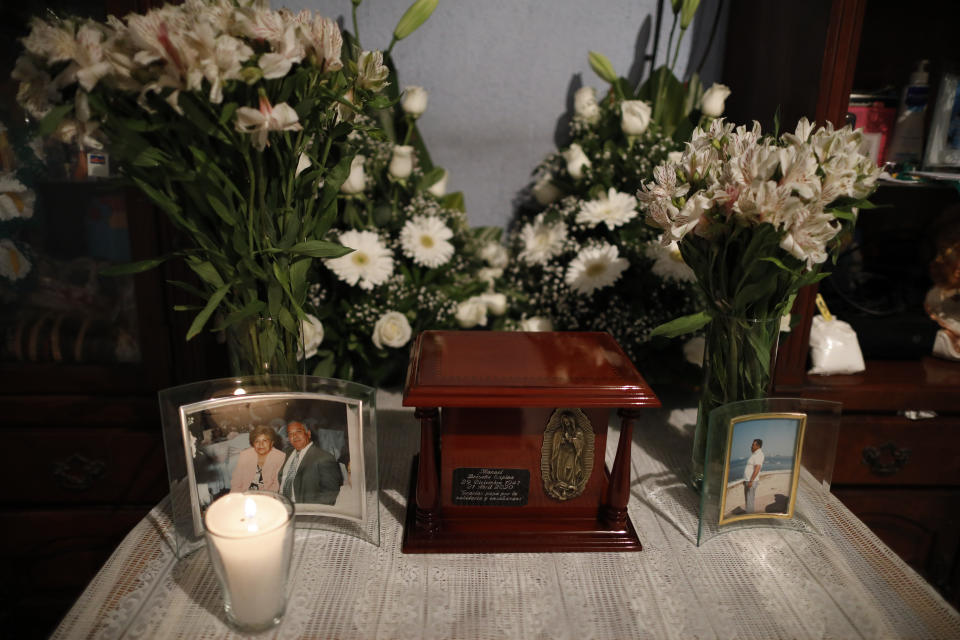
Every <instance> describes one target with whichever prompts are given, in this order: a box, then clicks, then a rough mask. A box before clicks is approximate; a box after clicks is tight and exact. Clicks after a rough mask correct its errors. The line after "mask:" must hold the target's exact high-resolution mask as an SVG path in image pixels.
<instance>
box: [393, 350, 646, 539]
mask: <svg viewBox="0 0 960 640" xmlns="http://www.w3.org/2000/svg"><path fill="white" fill-rule="evenodd" d="M403 405H404V406H408V407H416V414H415V415H416V416H417V418H419V420H420V453H419V455H418V456H417V457H416V458H415V459H414V468H413V472H412V474H411V486H410V495H409V499H408V507H407V520H406V526H405V529H404V536H403V547H402V549H403V552H404V553H479V552H542V551H639V550H640V549H641V548H642V547H641V544H640V540H639V539H638V537H637V534H636V531H635V530H634V527H633V524H632V523H631V522H630V518H629V517H628V516H627V500H628V499H629V497H630V448H631V440H632V432H633V423H634V421H635V419H636V418H637V417H638V416H639V410H640V409H641V408H643V407H658V406H660V401H659V400H658V399H657V397H656V396H655V395H654V393H653V390H652V389H651V388H650V387H649V385H647V383H646V382H645V381H644V380H643V378H642V377H641V376H640V374H639V373H638V372H637V370H636V368H635V367H634V366H633V364H632V363H631V362H630V359H629V358H628V357H627V356H626V354H625V353H624V352H623V350H622V349H621V348H620V346H619V345H618V344H617V343H616V341H615V340H614V339H613V338H612V337H611V336H610V335H609V334H606V333H594V332H590V333H586V332H538V333H523V332H468V331H425V332H423V333H421V334H420V335H419V336H418V337H417V340H416V342H415V343H414V345H413V349H412V357H411V361H410V367H409V369H408V371H407V380H406V384H405V386H404V392H403ZM611 409H617V412H618V415H619V416H620V438H619V441H618V443H617V453H616V457H615V459H614V462H613V467H612V469H611V470H610V471H609V472H608V471H607V469H606V465H605V462H604V454H605V452H606V447H607V427H608V424H609V421H610V410H611Z"/></svg>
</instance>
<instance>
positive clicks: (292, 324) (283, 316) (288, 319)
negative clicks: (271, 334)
mask: <svg viewBox="0 0 960 640" xmlns="http://www.w3.org/2000/svg"><path fill="white" fill-rule="evenodd" d="M279 318H280V324H281V326H283V328H284V329H286V330H287V331H289V332H290V333H294V334H298V333H299V332H300V328H299V327H298V326H297V321H296V320H294V319H293V315H292V314H291V313H290V310H289V309H287V308H286V307H283V308H282V309H280V316H279Z"/></svg>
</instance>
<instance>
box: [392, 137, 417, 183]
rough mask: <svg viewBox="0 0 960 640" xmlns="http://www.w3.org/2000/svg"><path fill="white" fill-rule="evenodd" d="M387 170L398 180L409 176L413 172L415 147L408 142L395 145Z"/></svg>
mask: <svg viewBox="0 0 960 640" xmlns="http://www.w3.org/2000/svg"><path fill="white" fill-rule="evenodd" d="M387 171H389V172H390V175H391V176H393V177H394V178H396V179H398V180H403V179H404V178H407V177H409V176H410V174H411V173H413V147H411V146H410V145H406V144H397V145H394V146H393V156H392V157H391V158H390V166H389V167H388V169H387Z"/></svg>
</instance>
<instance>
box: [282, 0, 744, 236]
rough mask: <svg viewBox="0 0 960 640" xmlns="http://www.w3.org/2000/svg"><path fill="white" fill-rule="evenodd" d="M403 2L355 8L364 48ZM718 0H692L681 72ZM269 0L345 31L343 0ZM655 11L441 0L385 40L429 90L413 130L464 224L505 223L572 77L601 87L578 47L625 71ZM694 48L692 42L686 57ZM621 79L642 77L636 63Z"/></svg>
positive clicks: (584, 2) (612, 5) (649, 44)
mask: <svg viewBox="0 0 960 640" xmlns="http://www.w3.org/2000/svg"><path fill="white" fill-rule="evenodd" d="M411 2H412V0H389V1H388V0H364V1H363V3H362V4H361V5H360V8H359V9H358V12H357V21H358V24H359V31H360V41H361V44H362V46H363V48H365V49H385V48H386V47H387V46H388V45H389V43H390V37H391V34H392V32H393V28H394V26H395V25H396V23H397V21H398V20H399V19H400V16H401V15H403V12H404V11H405V10H406V9H407V7H408V6H409V4H410V3H411ZM717 3H718V0H704V1H703V2H702V4H701V8H700V11H699V13H698V15H697V19H696V20H695V22H694V24H693V25H692V26H691V28H690V29H689V30H688V32H687V35H686V36H685V38H684V41H683V44H682V47H681V53H680V58H679V60H680V62H679V63H678V65H677V69H678V72H679V73H685V70H686V68H687V62H688V60H689V58H690V57H691V56H690V45H691V43H692V42H693V41H694V40H696V41H697V45H698V48H699V49H701V50H702V48H703V47H704V46H705V43H706V40H707V35H706V33H704V35H703V36H702V37H701V36H700V35H699V33H697V32H698V30H702V31H704V32H709V28H710V26H711V24H712V22H713V19H714V16H715V15H716V13H717ZM271 4H272V6H273V7H274V8H279V7H281V6H288V7H289V8H291V9H301V8H309V9H312V10H314V11H317V12H319V13H320V14H322V15H325V16H328V17H332V18H337V17H339V16H342V17H343V21H342V24H343V26H344V28H346V29H348V30H350V31H352V30H353V27H352V23H351V19H350V2H349V0H337V1H335V2H333V1H330V0H294V1H292V2H289V3H284V2H283V1H282V0H274V1H273V2H272V3H271ZM664 5H665V6H664V17H663V25H662V29H661V31H662V35H661V38H660V46H659V49H658V52H657V64H658V65H659V64H660V63H661V62H662V61H663V60H664V56H665V52H666V45H667V36H668V33H669V27H670V19H671V18H672V13H671V11H670V2H669V0H666V1H665V2H664ZM656 11H657V1H656V0H440V3H439V6H438V7H437V9H436V11H435V12H434V14H433V15H432V16H431V18H430V19H429V20H428V21H427V22H426V24H424V25H423V26H422V27H421V28H420V29H419V30H417V31H416V32H415V33H414V34H413V35H412V36H410V37H409V38H408V39H406V40H404V41H402V42H400V43H398V44H397V45H396V46H395V47H394V50H393V56H394V60H395V62H396V65H397V71H398V74H399V78H400V85H401V88H402V87H404V86H407V85H421V86H423V87H424V88H426V89H427V91H429V93H430V99H429V105H428V108H427V112H426V113H425V114H424V115H423V116H422V117H421V119H420V122H419V126H420V130H421V133H422V134H423V136H424V139H425V141H426V143H427V148H428V149H429V150H430V155H431V157H432V158H433V161H434V163H435V164H437V165H439V166H442V167H444V168H445V169H447V171H448V172H449V174H450V180H449V182H448V190H449V191H463V192H464V197H465V199H466V204H467V213H468V217H469V220H470V223H471V224H472V225H474V226H480V225H498V226H504V225H505V224H506V223H507V222H508V221H509V219H510V217H511V215H512V204H511V202H512V200H513V199H514V198H515V197H516V195H517V193H518V192H519V191H520V190H521V189H522V188H523V187H524V186H526V184H527V182H528V180H529V177H530V174H531V172H532V171H533V169H534V168H535V167H536V165H537V164H538V163H539V162H540V160H541V159H542V158H543V156H544V155H545V154H546V153H548V152H550V151H552V150H554V149H555V148H556V139H555V133H556V130H557V129H558V122H559V120H560V118H561V117H562V116H563V115H564V113H565V112H566V111H567V109H568V105H570V104H572V100H571V98H570V97H569V96H572V92H571V86H574V85H573V84H572V83H578V84H576V85H575V86H574V88H576V87H577V86H581V85H582V84H583V85H590V86H593V87H595V88H597V90H598V91H601V90H605V89H606V87H607V86H608V85H607V84H606V83H605V82H604V81H603V80H601V79H600V78H599V77H598V76H596V74H594V73H593V71H592V70H591V69H590V66H589V64H588V63H587V53H588V52H589V51H591V50H593V51H598V52H600V53H603V54H604V55H606V56H607V57H608V58H610V60H611V61H612V62H613V66H614V69H615V70H616V71H617V73H618V74H619V75H627V74H628V73H629V72H630V70H631V66H632V65H633V63H634V61H635V60H639V59H640V58H641V56H638V55H637V47H638V44H639V45H640V46H644V47H645V49H646V51H652V48H653V41H654V38H653V34H652V32H653V29H654V25H655V24H656ZM722 17H723V16H721V18H722ZM697 21H699V22H700V23H701V24H697ZM724 27H725V21H723V20H721V24H720V29H719V34H718V36H717V37H716V38H715V41H714V46H713V47H711V51H710V53H709V56H708V64H707V65H706V66H705V68H704V70H703V72H702V75H703V76H704V78H705V81H706V82H707V84H708V86H709V83H710V82H712V81H714V80H717V81H719V80H720V79H719V77H718V76H719V73H718V70H719V68H720V62H721V57H722V51H723V37H722V35H723V32H724V31H725V28H724ZM701 55H702V51H699V52H697V51H695V53H694V56H693V58H694V60H695V61H696V60H699V59H700V56H701ZM695 63H696V62H695ZM695 63H694V64H695ZM648 69H649V66H648V67H646V68H644V70H643V71H644V74H643V75H642V77H643V78H646V71H647V70H648ZM577 75H579V77H580V80H579V81H578V80H577V79H576V77H575V76H577ZM628 77H631V78H639V77H640V76H639V75H638V74H637V73H636V71H635V72H634V73H633V74H630V75H629V76H628Z"/></svg>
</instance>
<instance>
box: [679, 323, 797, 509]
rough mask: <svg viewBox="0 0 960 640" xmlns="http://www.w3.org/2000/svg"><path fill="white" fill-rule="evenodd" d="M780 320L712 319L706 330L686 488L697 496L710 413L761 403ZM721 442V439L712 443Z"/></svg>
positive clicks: (768, 382) (768, 381)
mask: <svg viewBox="0 0 960 640" xmlns="http://www.w3.org/2000/svg"><path fill="white" fill-rule="evenodd" d="M779 337H780V318H779V317H774V318H763V319H758V318H743V317H734V316H724V315H715V316H714V317H713V319H712V320H711V321H710V323H709V324H708V325H707V328H706V336H705V346H704V353H703V388H702V390H701V392H700V404H699V407H698V412H697V426H696V430H695V431H694V435H693V453H692V455H691V477H690V482H691V484H692V485H693V487H694V488H695V489H696V490H697V491H699V490H700V488H701V486H702V485H703V473H704V471H703V468H704V461H705V460H706V458H707V427H708V424H709V420H710V412H711V411H713V410H714V409H716V408H717V407H719V406H721V405H724V404H727V403H728V402H736V401H739V400H753V399H756V398H765V397H767V395H768V394H769V392H770V386H771V383H772V382H773V371H774V367H775V364H776V359H777V341H778V339H779ZM715 441H716V442H722V441H723V439H722V438H715Z"/></svg>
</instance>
